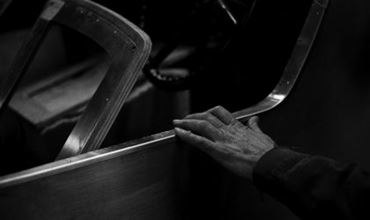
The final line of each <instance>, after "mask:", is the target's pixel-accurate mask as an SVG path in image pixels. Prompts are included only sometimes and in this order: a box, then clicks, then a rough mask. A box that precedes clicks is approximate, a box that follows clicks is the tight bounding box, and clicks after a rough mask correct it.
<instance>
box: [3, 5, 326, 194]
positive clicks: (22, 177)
mask: <svg viewBox="0 0 370 220" xmlns="http://www.w3.org/2000/svg"><path fill="white" fill-rule="evenodd" d="M328 2H329V0H322V1H320V2H318V1H317V0H314V1H313V4H312V6H311V9H310V12H309V14H308V17H307V19H306V21H305V24H304V26H303V28H302V31H301V34H300V36H299V37H298V40H297V44H296V45H295V48H294V49H293V52H292V55H291V58H290V60H289V62H288V64H287V66H286V68H285V70H284V73H283V75H282V77H281V80H280V81H279V83H278V84H277V86H276V87H275V89H274V90H273V91H272V92H271V93H270V94H269V95H268V96H267V97H266V98H265V99H264V100H262V101H261V102H259V103H258V104H256V105H255V106H252V107H250V108H247V109H244V110H241V111H238V112H235V113H234V114H233V115H234V116H235V117H236V118H237V119H239V120H241V121H243V120H245V119H247V118H248V117H250V116H252V115H256V114H259V113H262V112H266V111H268V110H271V109H273V108H275V107H276V106H277V105H279V104H280V103H281V102H282V101H284V100H285V98H286V97H287V96H288V95H289V93H290V91H291V90H292V88H293V86H294V84H295V82H296V80H297V78H298V76H299V74H300V72H301V70H302V68H303V66H304V63H305V61H306V59H307V57H308V54H309V52H310V50H311V47H312V45H313V42H314V39H315V38H316V35H317V33H318V30H319V27H320V24H321V22H322V19H323V16H324V14H325V9H326V6H327V5H328ZM175 141H176V138H175V135H174V132H173V130H171V131H165V132H162V133H158V134H154V135H151V136H147V137H143V138H141V139H137V140H133V141H129V142H125V143H122V144H120V145H116V146H111V147H109V148H105V149H100V150H96V151H91V152H88V153H85V154H82V155H78V156H75V157H71V158H67V159H63V160H59V161H56V162H53V163H49V164H45V165H42V166H39V167H35V168H32V169H28V170H25V171H21V172H18V173H14V174H10V175H6V176H3V177H0V189H1V188H4V187H7V186H11V185H16V184H20V183H24V182H29V181H32V180H35V179H38V178H43V177H47V176H51V175H54V174H58V173H62V172H66V171H68V170H72V169H76V168H79V167H83V166H88V165H89V164H93V163H98V162H101V161H105V160H109V159H112V158H116V157H119V156H122V155H126V154H130V153H134V152H138V151H142V150H145V149H149V148H153V147H158V146H159V145H161V146H164V145H163V144H164V143H170V142H175Z"/></svg>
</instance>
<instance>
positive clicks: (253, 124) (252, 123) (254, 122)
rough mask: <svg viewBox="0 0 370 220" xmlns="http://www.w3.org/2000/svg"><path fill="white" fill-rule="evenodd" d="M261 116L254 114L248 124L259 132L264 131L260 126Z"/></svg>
mask: <svg viewBox="0 0 370 220" xmlns="http://www.w3.org/2000/svg"><path fill="white" fill-rule="evenodd" d="M258 121H259V118H258V117H257V116H253V117H251V118H250V119H249V120H248V126H249V127H250V128H251V129H252V130H254V131H257V132H262V131H261V129H260V128H259V126H258Z"/></svg>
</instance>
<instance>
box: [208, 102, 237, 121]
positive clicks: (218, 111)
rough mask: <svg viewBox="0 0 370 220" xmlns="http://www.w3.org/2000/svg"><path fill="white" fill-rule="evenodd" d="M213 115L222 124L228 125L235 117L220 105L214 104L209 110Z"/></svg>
mask: <svg viewBox="0 0 370 220" xmlns="http://www.w3.org/2000/svg"><path fill="white" fill-rule="evenodd" d="M209 112H210V113H212V114H213V115H214V116H216V117H217V118H218V119H219V120H220V121H222V122H223V123H224V124H226V125H229V124H231V123H233V122H234V121H235V120H236V119H235V118H234V117H233V115H232V114H231V113H230V112H229V111H228V110H226V109H225V108H224V107H222V106H216V107H214V108H212V109H210V110H209Z"/></svg>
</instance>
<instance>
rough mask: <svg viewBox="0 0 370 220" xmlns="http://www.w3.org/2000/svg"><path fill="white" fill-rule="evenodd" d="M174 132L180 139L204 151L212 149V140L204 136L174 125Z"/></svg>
mask: <svg viewBox="0 0 370 220" xmlns="http://www.w3.org/2000/svg"><path fill="white" fill-rule="evenodd" d="M175 134H176V136H177V137H178V138H180V140H182V141H184V142H185V143H187V144H190V145H192V146H195V147H197V148H199V149H201V150H203V151H205V152H211V151H214V148H215V147H214V146H213V142H212V141H210V140H208V139H207V138H204V137H202V136H199V135H196V134H193V133H192V132H190V131H186V130H184V129H182V128H177V127H175Z"/></svg>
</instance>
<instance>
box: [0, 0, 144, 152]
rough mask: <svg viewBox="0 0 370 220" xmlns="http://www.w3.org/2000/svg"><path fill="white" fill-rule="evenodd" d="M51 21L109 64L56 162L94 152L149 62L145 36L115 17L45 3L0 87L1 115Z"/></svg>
mask: <svg viewBox="0 0 370 220" xmlns="http://www.w3.org/2000/svg"><path fill="white" fill-rule="evenodd" d="M52 22H55V23H59V24H63V25H65V26H67V27H70V28H72V29H74V30H76V31H78V32H80V33H82V34H84V35H85V36H87V37H89V38H91V39H92V40H94V41H95V42H96V43H97V44H99V45H100V46H101V47H102V48H103V49H104V50H105V51H106V52H107V53H108V54H109V56H110V58H111V60H112V62H111V65H110V67H109V69H108V72H107V73H106V75H105V77H104V79H103V81H102V82H101V83H100V85H99V88H98V89H97V91H96V92H95V94H94V96H93V97H92V99H91V100H90V101H89V104H88V106H87V108H86V110H85V112H84V113H83V115H82V116H81V118H80V119H79V121H78V122H77V124H76V125H75V126H74V128H73V130H72V132H71V133H70V135H69V137H68V139H67V141H66V143H65V144H64V146H63V148H62V150H61V152H60V153H59V155H58V157H57V158H58V159H61V158H66V157H70V156H75V155H77V154H80V153H84V152H87V151H90V150H96V149H98V148H99V147H100V145H101V143H102V142H103V140H104V138H105V136H106V134H107V132H108V131H109V128H110V127H111V125H112V124H113V122H114V120H115V118H116V116H117V114H118V112H119V111H120V109H121V107H122V105H123V103H124V101H125V100H126V98H127V97H128V95H129V92H130V91H131V89H132V88H133V86H134V83H135V81H136V79H137V77H138V75H139V74H140V70H141V69H142V67H143V66H144V63H145V62H146V60H147V59H148V57H149V53H150V49H151V41H150V39H149V36H148V35H147V34H146V33H144V32H143V31H142V30H141V29H139V28H138V27H137V26H136V25H134V24H133V23H131V22H130V21H128V20H127V19H125V18H123V17H122V16H120V15H119V14H117V13H115V12H113V11H111V10H109V9H107V8H105V7H103V6H101V5H99V4H96V3H94V2H92V1H89V0H49V1H48V3H47V4H46V7H45V9H44V10H43V12H42V13H41V15H40V17H39V19H38V20H37V22H36V23H35V25H34V27H33V30H32V31H31V34H30V37H29V39H27V41H25V42H24V44H23V45H22V48H21V49H20V51H19V52H18V53H17V56H16V58H15V61H14V62H13V64H12V67H11V71H9V73H8V74H7V75H6V76H5V77H4V78H5V80H3V81H2V82H1V83H0V113H1V109H4V107H5V106H7V105H8V103H9V101H10V99H11V97H12V95H13V93H14V91H15V89H16V87H17V85H18V84H19V82H20V81H21V79H22V77H23V76H24V75H25V72H26V70H27V68H28V66H29V64H30V62H31V60H32V58H33V56H34V55H35V52H36V51H37V49H38V47H39V45H40V43H41V42H42V40H43V38H44V36H45V35H46V33H47V32H48V30H49V27H50V24H52Z"/></svg>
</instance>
